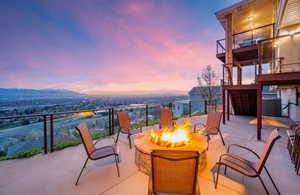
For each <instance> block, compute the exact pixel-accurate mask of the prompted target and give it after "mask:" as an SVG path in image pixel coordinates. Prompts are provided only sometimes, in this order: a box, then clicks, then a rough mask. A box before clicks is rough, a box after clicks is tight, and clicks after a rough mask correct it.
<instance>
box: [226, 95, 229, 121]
mask: <svg viewBox="0 0 300 195" xmlns="http://www.w3.org/2000/svg"><path fill="white" fill-rule="evenodd" d="M229 98H230V94H229V90H227V103H226V104H227V120H228V121H229V120H230V101H229Z"/></svg>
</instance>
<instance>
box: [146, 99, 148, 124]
mask: <svg viewBox="0 0 300 195" xmlns="http://www.w3.org/2000/svg"><path fill="white" fill-rule="evenodd" d="M146 127H148V104H146Z"/></svg>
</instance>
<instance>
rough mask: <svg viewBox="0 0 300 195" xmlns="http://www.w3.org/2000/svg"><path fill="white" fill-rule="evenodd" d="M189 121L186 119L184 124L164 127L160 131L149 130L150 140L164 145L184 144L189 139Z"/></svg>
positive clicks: (175, 145)
mask: <svg viewBox="0 0 300 195" xmlns="http://www.w3.org/2000/svg"><path fill="white" fill-rule="evenodd" d="M190 137H191V121H189V120H187V121H186V122H185V123H184V124H181V125H176V126H175V127H174V129H169V128H164V129H162V130H160V131H154V130H151V133H150V140H151V142H153V143H155V144H157V145H160V146H165V147H179V146H184V145H185V144H187V143H188V142H189V141H190Z"/></svg>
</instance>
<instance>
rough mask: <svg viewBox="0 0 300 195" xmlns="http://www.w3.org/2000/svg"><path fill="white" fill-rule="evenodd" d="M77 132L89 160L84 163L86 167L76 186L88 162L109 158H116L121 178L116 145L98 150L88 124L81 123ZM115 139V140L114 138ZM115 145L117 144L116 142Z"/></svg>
mask: <svg viewBox="0 0 300 195" xmlns="http://www.w3.org/2000/svg"><path fill="white" fill-rule="evenodd" d="M76 130H77V131H78V132H79V134H80V137H81V140H82V143H83V146H84V149H85V151H86V154H87V159H86V160H85V162H84V165H83V167H82V169H81V171H80V173H79V176H78V178H77V180H76V183H75V185H77V184H78V181H79V179H80V177H81V174H82V171H83V169H84V168H85V166H86V164H87V162H88V160H89V159H90V160H99V159H102V158H107V157H110V156H114V157H115V162H116V167H117V172H118V177H120V172H119V166H118V162H119V151H118V148H117V146H116V145H115V144H114V145H108V146H103V147H100V148H96V147H95V144H94V143H93V139H92V136H91V134H90V132H89V129H88V126H87V124H86V123H81V124H79V125H78V126H76ZM112 139H113V138H112ZM114 143H115V142H114Z"/></svg>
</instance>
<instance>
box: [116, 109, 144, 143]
mask: <svg viewBox="0 0 300 195" xmlns="http://www.w3.org/2000/svg"><path fill="white" fill-rule="evenodd" d="M117 117H118V121H119V126H120V128H119V131H118V135H117V140H116V143H117V142H118V140H119V136H120V133H123V134H127V137H128V140H129V148H130V149H131V148H132V146H131V145H132V144H131V138H130V137H131V136H132V135H135V134H138V133H141V132H142V127H140V128H139V129H132V127H131V124H130V118H129V115H128V112H127V111H119V112H117Z"/></svg>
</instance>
